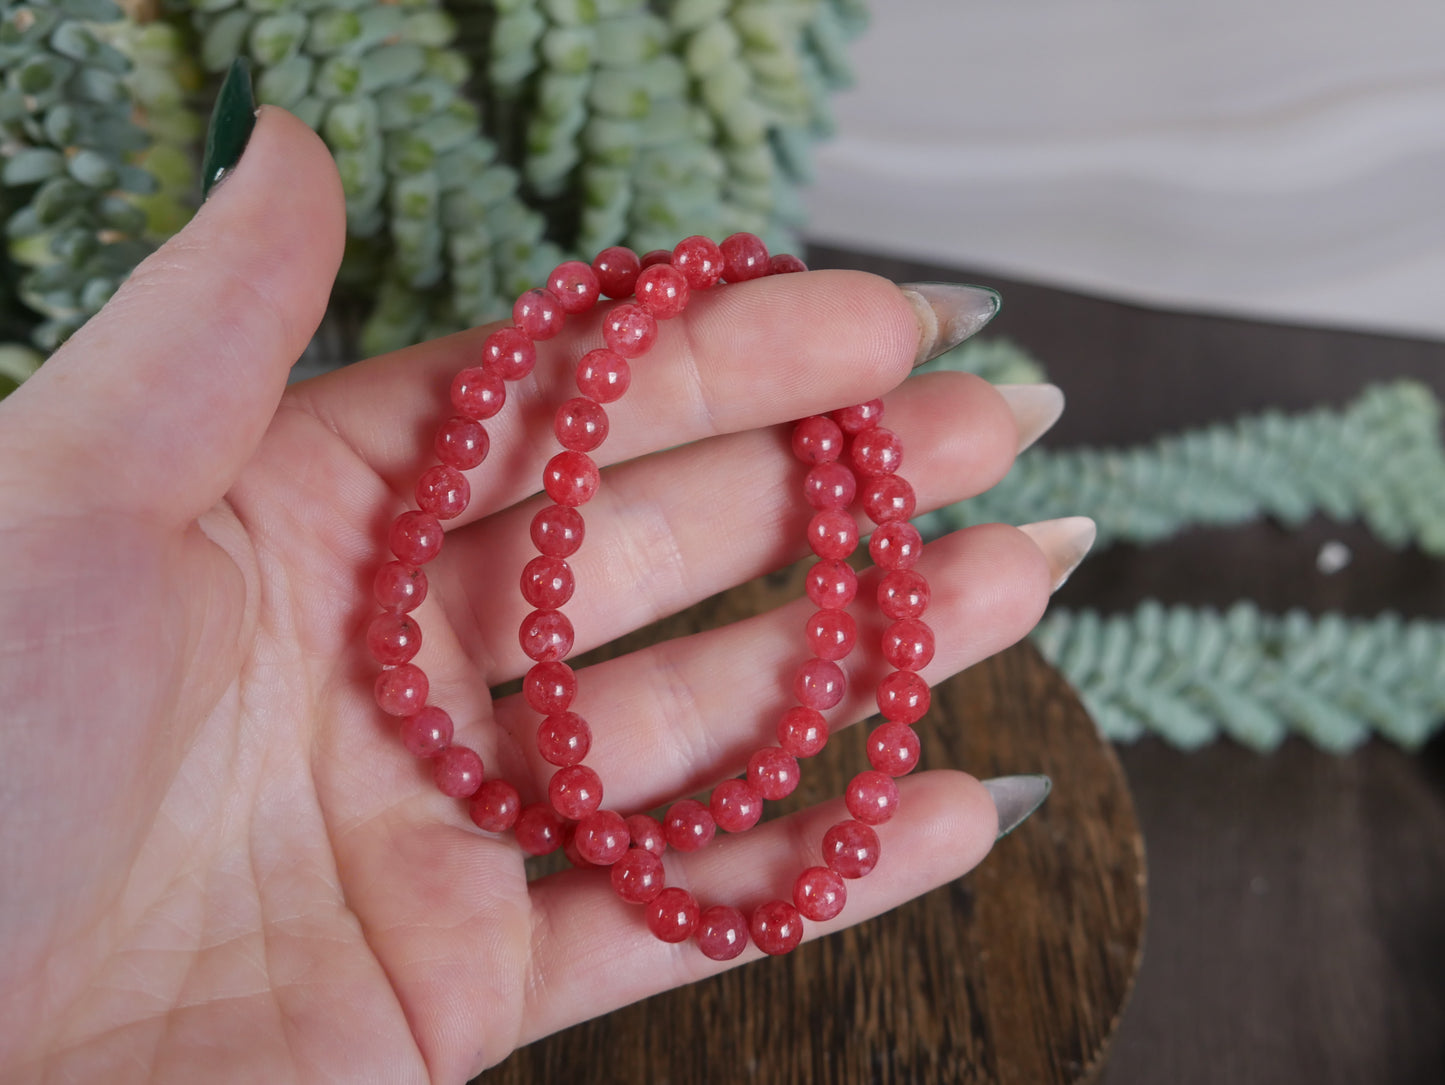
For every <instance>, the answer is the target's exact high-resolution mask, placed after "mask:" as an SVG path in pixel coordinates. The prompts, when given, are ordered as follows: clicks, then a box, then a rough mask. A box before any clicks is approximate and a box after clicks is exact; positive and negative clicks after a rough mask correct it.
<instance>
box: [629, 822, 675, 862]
mask: <svg viewBox="0 0 1445 1085" xmlns="http://www.w3.org/2000/svg"><path fill="white" fill-rule="evenodd" d="M627 832H628V833H629V834H630V835H631V837H632V846H633V847H634V848H642V849H643V850H645V851H650V852H652V854H653V855H656V856H658V857H659V858H660V857H661V856H662V853H663V852H665V851H666V850H667V836H666V835H665V834H664V833H663V831H662V823H661V822H659V821H658V820H657V819H656V818H655V817H652V816H651V815H649V814H633V815H632V816H631V817H630V818H628V819H627Z"/></svg>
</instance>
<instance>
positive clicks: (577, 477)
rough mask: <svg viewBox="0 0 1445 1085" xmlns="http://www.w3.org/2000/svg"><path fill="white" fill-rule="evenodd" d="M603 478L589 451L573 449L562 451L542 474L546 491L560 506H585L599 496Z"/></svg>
mask: <svg viewBox="0 0 1445 1085" xmlns="http://www.w3.org/2000/svg"><path fill="white" fill-rule="evenodd" d="M601 481H602V476H601V474H600V473H599V472H598V470H597V464H595V463H593V462H592V457H591V456H589V455H587V453H585V452H573V451H572V450H571V449H567V450H566V451H563V452H559V453H557V455H555V456H553V457H552V458H551V459H550V460H548V461H547V466H546V467H545V468H544V469H543V471H542V488H543V489H544V490H546V491H547V496H548V497H550V498H551V499H552V500H553V501H555V502H557V504H559V505H567V506H569V507H575V506H577V505H585V504H587V502H589V501H591V500H592V497H593V495H594V494H596V493H597V487H598V484H599V483H600V482H601Z"/></svg>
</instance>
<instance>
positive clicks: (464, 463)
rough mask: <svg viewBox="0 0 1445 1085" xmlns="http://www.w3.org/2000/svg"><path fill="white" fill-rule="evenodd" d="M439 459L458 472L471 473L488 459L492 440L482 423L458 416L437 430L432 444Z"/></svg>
mask: <svg viewBox="0 0 1445 1085" xmlns="http://www.w3.org/2000/svg"><path fill="white" fill-rule="evenodd" d="M432 447H433V448H434V449H435V450H436V454H437V459H439V460H441V461H442V463H444V464H446V465H447V466H448V467H455V468H456V469H457V470H458V471H470V470H471V469H472V468H473V467H476V466H478V465H479V464H480V463H481V462H482V461H483V460H484V459H486V458H487V453H488V452H489V451H491V447H492V439H491V438H490V437H488V436H487V431H486V429H485V428H484V427H483V426H482V424H481V423H480V422H476V421H473V420H472V419H470V418H464V417H462V416H461V415H457V416H456V417H454V418H448V419H447V420H446V421H445V422H443V423H442V424H441V426H440V427H439V428H438V429H437V435H436V440H435V441H433V442H432Z"/></svg>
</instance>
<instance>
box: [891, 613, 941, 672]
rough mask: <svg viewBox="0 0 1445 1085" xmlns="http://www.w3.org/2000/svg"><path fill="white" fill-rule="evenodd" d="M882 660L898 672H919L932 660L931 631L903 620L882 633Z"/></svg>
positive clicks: (914, 620)
mask: <svg viewBox="0 0 1445 1085" xmlns="http://www.w3.org/2000/svg"><path fill="white" fill-rule="evenodd" d="M883 658H884V659H886V660H887V661H888V662H889V664H890V665H891V666H894V667H897V668H898V669H899V670H900V671H921V670H922V669H923V668H924V667H926V666H928V664H929V662H930V661H931V660H932V659H933V630H932V629H930V628H928V626H927V625H925V624H924V623H923V622H920V621H919V620H918V619H917V618H904V619H903V620H902V621H898V622H894V623H893V624H891V625H890V626H889V627H888V628H887V629H885V630H884V631H883Z"/></svg>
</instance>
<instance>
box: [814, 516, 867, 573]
mask: <svg viewBox="0 0 1445 1085" xmlns="http://www.w3.org/2000/svg"><path fill="white" fill-rule="evenodd" d="M808 545H809V546H811V547H812V548H813V553H815V554H817V555H818V556H819V557H820V558H827V559H829V560H832V561H837V560H839V559H841V558H846V557H847V556H848V555H849V554H851V553H852V552H853V551H854V549H855V548H856V547H857V546H858V525H857V523H856V522H855V521H854V520H853V514H852V513H850V512H848V511H847V510H846V509H823V510H822V511H821V512H816V513H814V514H813V518H812V519H811V520H809V521H808Z"/></svg>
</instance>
